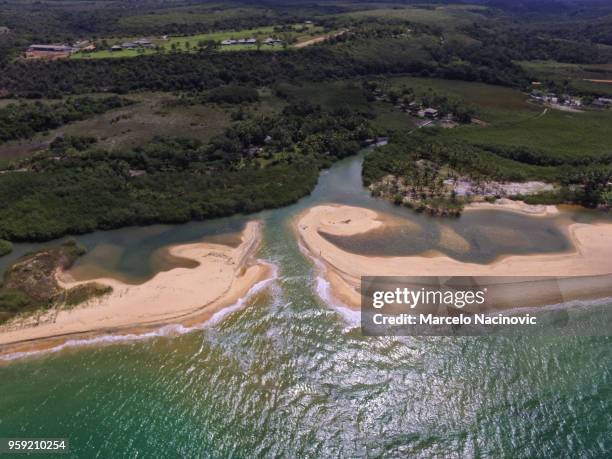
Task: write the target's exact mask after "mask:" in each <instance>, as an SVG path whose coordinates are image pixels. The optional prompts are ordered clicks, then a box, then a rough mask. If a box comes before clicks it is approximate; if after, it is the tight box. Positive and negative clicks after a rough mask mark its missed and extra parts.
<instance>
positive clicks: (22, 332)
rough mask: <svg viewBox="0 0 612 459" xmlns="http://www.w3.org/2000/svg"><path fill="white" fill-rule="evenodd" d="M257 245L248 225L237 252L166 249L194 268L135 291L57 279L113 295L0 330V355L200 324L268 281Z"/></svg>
mask: <svg viewBox="0 0 612 459" xmlns="http://www.w3.org/2000/svg"><path fill="white" fill-rule="evenodd" d="M260 242H261V223H260V222H249V223H247V225H246V226H245V229H244V230H243V232H242V235H241V243H240V244H239V245H238V246H237V247H230V246H227V245H222V244H213V243H208V242H202V243H194V244H186V245H177V246H173V247H170V248H169V250H168V251H169V254H170V255H172V256H174V257H181V258H185V259H190V260H194V261H195V262H197V266H196V267H193V268H186V267H180V268H174V269H171V270H170V271H165V272H160V273H158V274H157V275H155V276H154V277H153V278H152V279H150V280H148V281H146V282H144V283H142V284H138V285H134V284H128V283H125V282H122V281H120V280H117V279H111V278H99V279H94V280H93V281H92V280H88V281H81V282H75V281H73V280H71V279H70V276H69V274H67V273H58V281H59V283H60V285H61V286H62V287H65V288H69V287H74V286H76V285H79V284H84V283H88V282H97V283H99V284H103V285H108V286H111V287H112V289H113V290H112V292H111V293H110V294H108V295H107V296H104V297H102V298H99V299H95V300H91V301H89V302H88V303H86V304H84V305H80V306H77V307H76V308H74V309H69V310H64V309H62V310H59V311H51V312H49V313H47V314H45V315H43V317H41V318H39V319H38V318H37V319H36V321H35V322H34V321H33V320H32V318H30V319H25V320H22V321H21V322H14V323H10V324H7V325H4V326H3V327H0V353H7V352H8V351H9V350H10V351H11V352H15V351H23V349H24V348H32V347H35V348H37V349H40V348H45V347H46V346H56V345H57V344H58V343H61V342H62V340H65V339H68V338H71V339H72V338H74V337H75V336H95V335H97V334H108V333H117V334H122V333H138V331H139V330H146V329H147V328H149V329H150V328H151V327H152V326H159V325H161V324H169V323H181V324H187V325H190V324H193V323H196V322H200V323H201V322H204V321H206V320H208V319H209V318H211V317H212V316H213V315H214V314H215V313H216V312H218V311H220V310H222V309H223V308H225V307H227V306H230V305H232V304H234V303H236V302H237V301H238V300H239V299H240V298H243V297H244V296H246V295H247V293H248V292H249V290H250V289H251V288H252V287H253V286H254V285H255V284H257V283H258V282H259V281H261V280H263V279H265V278H267V277H269V276H270V275H271V271H272V269H271V266H270V265H269V264H267V263H264V262H261V261H259V260H255V259H254V254H255V252H256V251H257V249H258V247H259V244H260Z"/></svg>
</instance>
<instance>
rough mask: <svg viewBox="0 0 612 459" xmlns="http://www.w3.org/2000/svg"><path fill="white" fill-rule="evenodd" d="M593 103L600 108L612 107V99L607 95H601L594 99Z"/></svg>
mask: <svg viewBox="0 0 612 459" xmlns="http://www.w3.org/2000/svg"><path fill="white" fill-rule="evenodd" d="M593 105H594V106H595V107H600V108H605V107H612V99H610V98H607V97H599V98H597V99H595V100H594V101H593Z"/></svg>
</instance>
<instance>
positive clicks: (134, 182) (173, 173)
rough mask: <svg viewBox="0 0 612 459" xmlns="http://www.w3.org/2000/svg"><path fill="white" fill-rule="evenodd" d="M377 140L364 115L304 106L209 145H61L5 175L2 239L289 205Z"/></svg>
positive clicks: (243, 125) (241, 126)
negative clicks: (329, 169) (115, 148)
mask: <svg viewBox="0 0 612 459" xmlns="http://www.w3.org/2000/svg"><path fill="white" fill-rule="evenodd" d="M371 135H372V131H371V129H370V128H369V127H368V120H367V119H366V118H365V117H364V116H363V115H362V114H360V113H356V112H351V111H348V110H346V109H342V110H340V111H337V112H325V111H323V110H321V109H320V108H319V107H316V106H312V105H309V104H307V103H302V104H298V105H292V106H289V107H287V108H286V109H285V110H284V111H283V112H282V113H281V114H280V115H279V116H276V117H263V118H261V117H257V118H247V119H245V120H244V121H240V122H238V123H235V124H234V125H233V126H232V127H231V128H229V129H227V130H226V131H225V132H224V133H223V134H222V135H219V136H217V137H215V138H214V139H213V140H212V141H211V142H210V143H208V144H202V143H201V142H199V141H196V140H190V139H168V138H157V139H155V140H154V141H152V142H150V143H149V144H147V145H144V146H142V147H139V148H136V149H133V150H129V151H125V152H117V153H109V152H105V151H102V150H99V149H97V148H96V147H95V145H92V140H91V139H82V138H79V137H77V138H65V139H61V140H60V139H58V140H57V141H55V142H54V143H53V144H52V145H51V149H50V150H49V151H48V152H43V153H39V154H38V155H36V156H35V157H33V158H31V159H28V160H25V161H22V162H21V163H20V164H19V165H17V166H15V167H18V168H19V170H15V171H14V172H8V173H4V174H2V175H0V196H3V200H2V201H1V202H0V239H7V240H11V241H24V240H30V241H33V240H48V239H52V238H55V237H58V236H61V235H63V234H67V233H72V234H76V233H84V232H88V231H93V230H95V229H109V228H116V227H120V226H126V225H135V224H147V223H154V222H166V223H181V222H187V221H189V220H200V219H205V218H212V217H219V216H224V215H230V214H234V213H240V212H244V213H248V212H255V211H258V210H261V209H265V208H270V207H278V206H282V205H286V204H289V203H291V202H294V201H296V200H297V199H299V198H301V197H302V196H304V195H306V194H308V193H309V192H310V191H311V190H312V188H313V187H314V185H315V184H316V182H317V179H318V174H319V170H320V168H321V167H326V166H328V165H330V164H331V163H332V162H333V161H335V160H337V159H339V158H342V157H345V156H348V155H352V154H355V153H356V152H357V151H358V149H359V148H360V145H361V143H362V141H363V140H364V139H366V138H368V137H370V136H371ZM24 169H25V171H24Z"/></svg>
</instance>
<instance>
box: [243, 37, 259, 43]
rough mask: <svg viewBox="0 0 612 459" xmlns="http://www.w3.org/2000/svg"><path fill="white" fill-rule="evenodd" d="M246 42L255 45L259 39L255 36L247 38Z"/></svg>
mask: <svg viewBox="0 0 612 459" xmlns="http://www.w3.org/2000/svg"><path fill="white" fill-rule="evenodd" d="M244 43H245V44H247V45H254V44H256V43H257V39H255V38H247V39H246V40H245V41H244Z"/></svg>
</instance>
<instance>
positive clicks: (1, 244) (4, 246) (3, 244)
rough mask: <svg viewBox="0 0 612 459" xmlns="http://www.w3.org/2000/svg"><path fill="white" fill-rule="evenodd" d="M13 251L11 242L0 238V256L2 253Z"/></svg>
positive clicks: (6, 253)
mask: <svg viewBox="0 0 612 459" xmlns="http://www.w3.org/2000/svg"><path fill="white" fill-rule="evenodd" d="M12 251H13V244H11V242H10V241H5V240H4V239H0V257H3V256H4V255H8V254H9V253H11V252H12Z"/></svg>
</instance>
